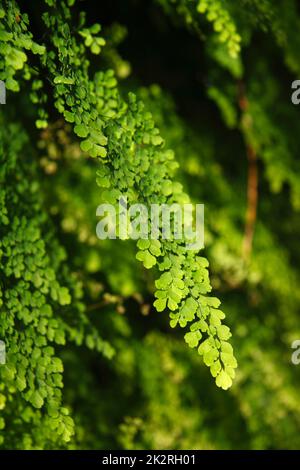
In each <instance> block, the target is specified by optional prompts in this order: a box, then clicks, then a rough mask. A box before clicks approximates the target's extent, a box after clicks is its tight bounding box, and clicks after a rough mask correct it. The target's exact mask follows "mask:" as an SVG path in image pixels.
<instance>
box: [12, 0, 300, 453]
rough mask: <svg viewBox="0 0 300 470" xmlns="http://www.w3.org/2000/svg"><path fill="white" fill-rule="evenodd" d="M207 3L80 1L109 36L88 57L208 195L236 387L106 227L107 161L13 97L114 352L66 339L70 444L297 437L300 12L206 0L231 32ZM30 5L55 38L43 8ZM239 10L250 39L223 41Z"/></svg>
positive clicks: (254, 444) (160, 444) (244, 445)
mask: <svg viewBox="0 0 300 470" xmlns="http://www.w3.org/2000/svg"><path fill="white" fill-rule="evenodd" d="M34 3H35V2H34ZM198 3H199V2H193V1H189V0H174V1H171V0H159V1H150V0H126V1H124V0H102V1H101V2H92V1H82V2H78V4H77V5H76V6H75V9H77V10H78V11H79V10H85V11H86V13H87V19H88V23H94V22H98V23H100V24H101V25H102V27H103V34H104V37H106V38H108V39H107V47H106V48H104V52H103V55H102V56H101V58H100V59H98V57H93V58H92V59H91V66H92V68H94V69H95V70H97V69H98V68H101V67H107V66H109V67H111V68H113V69H114V70H115V73H116V76H117V78H118V80H119V82H120V87H121V90H122V93H124V95H125V94H126V93H127V92H128V91H134V92H135V93H137V95H138V96H139V97H140V98H141V99H142V100H143V101H144V103H145V105H146V107H147V108H148V109H149V110H150V111H151V112H152V113H153V115H154V118H155V121H156V123H157V125H158V127H159V128H160V129H161V134H162V136H163V137H164V139H165V140H166V145H167V146H168V147H170V148H173V149H174V150H175V152H176V158H177V160H178V161H179V163H180V169H179V170H178V172H177V177H178V179H179V180H180V181H181V182H182V183H183V185H184V187H185V189H186V190H187V191H188V192H189V194H190V195H191V197H192V200H193V201H194V202H201V203H204V204H205V250H204V253H205V256H206V257H207V258H208V260H209V262H210V275H211V281H212V285H213V291H214V293H215V294H216V295H217V296H218V297H219V298H220V299H222V303H223V310H224V311H225V313H226V317H227V323H228V324H229V326H230V328H231V331H232V344H233V346H234V350H235V355H236V357H237V360H238V364H239V367H238V369H237V376H236V379H235V381H234V384H233V386H232V388H231V389H230V390H228V391H223V390H221V389H218V388H217V387H216V386H215V383H214V381H213V380H212V377H211V376H210V373H209V370H208V369H207V368H206V367H205V366H204V365H203V362H202V360H201V358H200V357H199V356H198V355H197V354H196V353H195V351H193V350H190V349H189V348H188V347H187V345H186V344H185V343H184V341H183V340H182V334H181V332H180V331H177V330H176V329H170V327H169V322H168V318H167V315H164V314H163V313H157V312H156V311H155V309H154V308H153V307H152V303H153V299H154V297H153V292H154V280H155V272H149V271H148V270H147V271H146V270H144V269H143V267H142V266H141V264H140V263H139V262H138V261H137V260H136V259H135V246H134V243H132V242H130V241H126V242H124V241H118V240H111V241H109V240H107V241H100V240H98V239H97V238H96V234H95V227H96V224H97V218H96V216H95V210H96V207H97V206H98V204H99V203H100V202H101V201H99V188H98V187H97V185H96V183H95V172H96V170H97V167H96V163H95V161H94V160H93V159H87V158H85V157H84V156H83V155H82V151H81V150H80V147H79V143H78V142H77V140H76V138H75V137H74V136H73V135H72V130H71V126H70V125H69V124H67V123H65V122H64V121H63V120H62V119H61V118H58V117H57V118H55V116H54V118H53V119H52V120H51V122H50V124H49V126H48V127H47V128H46V129H44V130H41V131H40V130H35V131H32V130H31V128H30V122H28V120H27V121H25V116H26V115H27V116H28V113H29V114H30V109H29V108H28V107H26V109H25V105H26V103H27V102H26V97H24V98H21V101H19V100H20V97H16V98H14V97H12V98H11V101H10V103H11V104H10V105H6V106H7V108H8V106H11V107H13V106H15V107H18V108H17V109H18V119H20V120H21V122H23V125H24V128H27V129H29V132H31V133H32V134H31V135H32V140H33V141H35V147H36V149H35V157H34V158H35V159H36V161H37V162H38V175H39V180H40V185H41V187H42V192H43V198H44V202H43V204H44V207H46V208H47V213H48V214H49V216H50V218H51V220H52V222H53V225H54V227H55V232H56V235H57V237H58V239H59V242H60V244H61V245H62V246H63V247H64V250H65V261H64V263H67V264H68V268H69V270H70V271H72V272H73V273H75V274H76V276H77V278H78V279H80V282H81V286H82V292H83V303H84V305H85V307H86V311H87V312H88V315H89V318H90V319H91V321H92V323H93V325H94V326H95V327H96V329H97V330H98V331H99V332H100V334H101V337H102V338H104V339H105V341H106V342H107V343H108V345H107V348H108V352H107V354H105V355H104V356H103V355H101V354H99V353H97V352H95V351H91V350H89V349H86V348H85V347H83V346H79V347H78V346H75V345H74V346H71V345H68V346H61V348H60V347H58V349H57V351H58V355H59V357H60V358H61V359H62V361H63V364H64V388H63V396H64V402H65V404H66V406H67V407H68V408H69V409H70V410H71V415H72V417H73V419H74V421H75V429H76V432H75V436H74V437H73V438H72V440H71V441H70V443H69V444H68V445H67V447H68V448H79V449H108V448H109V449H115V448H123V449H278V448H288V449H297V448H299V446H300V437H299V426H300V405H299V385H300V380H299V379H300V365H299V366H297V365H294V364H293V363H292V361H291V355H292V352H293V350H292V348H291V344H292V342H293V341H294V340H296V339H300V324H299V314H300V290H299V274H300V273H299V258H300V250H299V236H300V217H299V210H300V167H299V166H300V165H299V122H300V109H298V108H297V106H295V105H293V104H292V102H291V93H292V90H291V83H292V81H293V80H294V79H296V78H297V74H298V76H299V74H300V59H299V53H298V51H299V48H298V42H299V34H298V31H299V26H300V11H299V7H298V5H297V3H296V2H294V1H291V0H285V1H276V2H275V1H270V0H265V1H261V2H258V1H255V0H253V1H250V0H242V1H240V2H234V1H228V2H225V1H224V2H222V1H217V2H209V1H207V2H206V3H207V4H208V5H211V4H214V3H215V4H217V5H219V4H220V5H221V7H222V8H224V9H226V11H228V12H229V14H230V16H228V17H226V18H225V20H224V21H225V23H221V26H220V28H221V30H220V28H219V27H218V26H216V25H215V23H214V21H215V20H214V15H213V14H210V16H209V12H208V13H207V12H205V13H201V7H200V11H199V10H197V6H198ZM200 3H201V2H200ZM202 3H205V2H202ZM20 4H21V5H22V2H20ZM22 6H23V7H24V9H25V11H27V12H28V13H29V16H30V18H31V24H32V29H33V30H34V31H35V32H36V34H37V35H38V36H39V35H40V36H41V35H42V30H41V25H40V12H39V6H37V5H33V2H29V3H27V2H23V5H22ZM221 7H220V8H221ZM203 8H204V7H203ZM77 10H76V11H77ZM217 14H218V10H217ZM231 23H232V24H234V27H235V28H236V34H237V35H239V37H240V38H241V39H240V42H239V40H238V41H237V44H241V51H239V50H238V51H236V50H235V47H234V45H232V44H229V45H228V40H227V39H226V38H225V40H224V41H223V42H222V41H220V38H219V36H220V34H221V33H222V31H224V30H226V27H227V26H228V25H229V26H230V25H231ZM226 25H227V26H226ZM229 29H230V28H229ZM233 43H234V44H235V42H234V41H233ZM299 78H300V76H299ZM14 100H15V101H14ZM22 100H23V101H22ZM12 103H14V104H12ZM23 106H24V107H23ZM26 106H27V105H26ZM22 119H23V121H22ZM90 341H92V338H90ZM112 351H113V352H114V354H113V353H112ZM105 356H106V357H105ZM11 419H12V422H14V426H11V427H10V425H9V423H8V428H9V429H12V430H13V429H15V432H16V433H18V432H19V428H18V424H17V423H16V421H15V420H16V418H15V417H14V418H11ZM12 432H13V431H12ZM34 432H35V431H33V430H32V431H30V430H26V434H27V435H29V436H30V435H31V441H30V438H29V441H27V444H26V442H25V443H24V440H22V439H23V437H22V438H21V437H20V446H21V447H26V445H28V446H29V447H30V446H33V447H34V446H35V445H37V447H38V446H39V445H40V444H35V439H36V440H37V442H38V438H36V437H34ZM31 433H32V434H31ZM21 435H22V436H23V435H24V433H23V434H22V432H20V436H21ZM28 442H29V443H28ZM47 445H49V446H50V447H51V445H50V444H45V447H47ZM58 445H59V444H55V446H58Z"/></svg>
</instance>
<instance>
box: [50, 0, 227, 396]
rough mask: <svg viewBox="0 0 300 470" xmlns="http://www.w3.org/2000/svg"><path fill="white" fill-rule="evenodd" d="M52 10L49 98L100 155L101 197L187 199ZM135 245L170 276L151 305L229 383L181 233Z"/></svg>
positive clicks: (167, 162)
mask: <svg viewBox="0 0 300 470" xmlns="http://www.w3.org/2000/svg"><path fill="white" fill-rule="evenodd" d="M59 11H60V14H57V11H55V14H49V13H47V14H45V15H44V20H45V23H46V26H47V27H48V28H51V30H52V31H54V33H53V34H52V41H53V46H54V50H56V56H54V55H53V54H50V53H48V57H47V66H48V68H49V73H50V76H51V79H52V80H53V82H54V84H55V87H54V96H55V98H56V101H55V104H56V107H57V109H58V110H59V111H60V112H61V113H62V114H63V115H64V117H65V119H66V120H67V121H68V122H71V123H73V125H74V132H75V133H76V134H77V135H78V136H79V137H80V138H81V139H83V140H82V142H81V148H82V150H83V151H85V152H86V153H87V154H88V155H89V156H91V157H93V158H96V157H98V158H99V164H100V169H99V171H98V175H97V176H98V178H97V183H98V184H100V185H101V186H102V187H104V188H105V191H103V193H102V196H103V199H104V200H105V201H107V202H110V203H115V204H117V202H118V199H119V197H120V196H121V194H126V196H127V198H128V202H129V204H133V203H137V202H143V203H146V204H147V205H149V206H150V204H151V203H167V204H172V203H178V204H182V203H185V202H189V198H188V196H187V195H186V194H185V193H184V192H183V191H182V185H180V184H179V183H177V182H176V181H175V182H174V181H173V180H172V177H173V175H174V172H175V169H176V168H177V166H178V165H177V162H176V161H175V160H174V153H173V152H172V151H171V150H168V149H165V148H164V141H163V138H162V137H161V136H160V132H159V129H158V128H156V127H155V123H154V121H153V118H152V115H151V113H149V112H147V111H146V110H145V109H144V105H143V104H142V103H141V102H138V101H137V99H136V97H135V95H133V94H129V97H128V102H125V101H124V100H123V99H122V98H121V96H120V94H119V92H118V89H117V81H116V79H115V77H114V74H113V72H112V71H111V70H108V71H106V72H99V73H97V74H96V75H95V78H94V80H91V79H90V78H89V73H88V61H87V58H86V46H85V45H84V44H83V43H82V42H81V41H80V40H78V38H77V37H76V35H74V34H73V33H72V32H71V28H70V27H69V26H68V19H69V17H70V15H69V10H68V8H67V6H66V5H65V4H64V3H63V2H62V3H61V4H60V6H59ZM79 36H80V31H79ZM161 230H162V227H161ZM138 248H139V249H140V251H139V252H138V254H137V258H138V259H139V260H141V261H142V262H143V264H144V266H145V267H146V268H147V269H149V268H151V267H153V266H155V265H158V266H159V268H160V269H162V270H166V273H165V277H168V279H170V276H171V277H172V278H173V276H174V278H175V279H176V280H174V282H173V283H172V288H170V289H167V291H166V292H165V293H164V290H163V289H162V290H160V291H159V292H160V293H159V294H158V295H159V297H158V301H156V303H155V306H156V307H158V310H163V308H164V307H167V308H168V309H169V310H170V311H171V321H172V325H173V326H175V323H177V322H178V323H179V325H180V326H182V327H186V326H187V325H188V324H191V325H190V328H192V330H191V331H190V333H192V334H193V336H195V335H196V336H197V337H198V340H199V341H201V345H203V346H202V347H201V345H200V347H199V349H198V351H199V354H205V363H206V364H207V365H209V366H210V368H211V372H212V375H213V376H214V377H216V383H217V385H218V386H220V387H222V388H224V389H227V388H229V387H230V385H231V383H232V378H233V377H234V368H235V367H236V361H235V359H234V357H233V353H232V349H230V348H229V347H228V348H227V349H226V346H224V345H223V343H222V342H224V341H225V340H226V339H228V338H229V336H230V333H229V330H228V329H227V327H225V326H222V325H221V321H220V320H221V319H222V318H223V314H219V316H218V313H215V312H212V309H213V308H214V305H215V304H214V302H213V301H210V300H209V297H208V298H206V297H205V294H207V292H209V291H210V285H209V281H208V279H207V270H206V266H205V265H203V262H202V263H201V261H199V260H198V257H197V255H196V253H195V252H192V251H189V250H188V249H187V248H186V246H185V240H182V239H181V240H161V241H158V240H156V241H153V240H152V241H149V240H140V241H139V242H138ZM192 266H194V269H195V272H193V269H192ZM191 272H193V276H191ZM160 282H163V281H160ZM163 296H165V297H166V298H167V301H165V300H164V297H163ZM210 302H212V305H210ZM198 304H199V309H198V313H197V316H198V318H199V319H200V320H201V319H202V320H203V322H204V323H205V325H204V323H203V322H202V323H200V324H199V323H197V322H196V323H195V322H193V320H194V319H195V316H196V309H195V305H198ZM200 305H201V307H200ZM213 313H214V314H213ZM218 319H219V322H218ZM201 328H202V332H201ZM202 333H203V335H202ZM202 336H204V337H203V340H202ZM187 338H190V336H188V337H187ZM188 343H189V344H193V342H192V343H191V341H188ZM222 348H223V349H224V348H225V349H226V351H223V349H222ZM208 353H209V354H208ZM224 353H225V356H224ZM226 354H227V356H226Z"/></svg>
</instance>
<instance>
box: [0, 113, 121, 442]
mask: <svg viewBox="0 0 300 470" xmlns="http://www.w3.org/2000/svg"><path fill="white" fill-rule="evenodd" d="M0 132H1V135H0V142H1V152H0V155H1V156H0V161H1V165H0V183H1V184H0V187H1V190H0V232H1V240H0V267H1V282H0V310H1V325H0V337H1V339H2V340H3V341H4V342H5V345H6V351H7V356H6V364H5V365H3V366H1V368H0V376H1V381H2V384H3V385H4V388H3V391H2V393H3V395H4V396H5V397H6V399H5V401H6V405H7V406H6V408H5V410H4V412H3V415H4V416H6V415H8V416H10V414H11V413H14V411H13V410H14V404H13V403H14V402H15V401H16V400H17V401H20V400H21V401H23V403H24V404H23V408H24V410H23V411H22V413H21V415H20V416H19V419H21V420H23V421H24V422H25V423H31V425H32V426H36V425H37V426H41V423H42V424H43V426H44V427H43V433H44V442H43V445H47V443H48V444H50V445H51V444H52V445H53V444H54V443H55V442H56V441H58V442H68V441H69V440H70V438H71V436H72V435H73V433H74V423H73V420H72V418H71V417H70V416H69V410H68V409H67V408H66V407H64V406H63V405H62V388H63V380H62V372H63V363H62V361H61V359H60V358H59V357H58V356H57V355H56V354H55V348H54V347H55V345H58V346H63V345H65V344H66V342H67V341H73V342H75V343H76V344H77V345H80V344H83V343H85V344H86V345H87V347H88V348H91V349H96V350H98V351H101V352H102V353H103V354H104V355H106V356H108V357H110V356H111V354H112V349H111V347H110V345H109V344H107V343H106V342H104V341H103V340H101V338H100V337H99V335H98V333H97V331H96V330H95V329H94V328H93V327H92V325H90V323H89V320H88V318H87V317H86V316H85V314H84V306H83V304H82V303H81V301H80V297H81V296H82V293H81V287H80V284H79V283H78V282H77V281H76V279H75V278H73V277H72V275H71V273H70V272H69V271H68V269H67V268H66V266H65V263H64V261H65V258H66V254H65V252H64V250H63V249H62V248H61V246H60V245H59V244H58V242H57V241H56V239H55V237H54V235H53V229H52V226H51V224H50V223H49V221H48V216H47V215H46V213H45V212H44V211H43V207H42V204H41V193H40V187H39V184H38V183H37V181H36V180H37V177H36V171H35V165H34V164H32V163H30V158H32V155H30V157H28V154H27V153H26V151H24V148H25V146H28V140H27V138H26V135H25V133H24V132H22V131H21V130H20V128H19V126H17V125H12V124H9V122H7V121H6V120H5V119H4V118H3V116H2V117H1V127H0ZM71 302H72V307H70V304H71ZM16 395H17V396H16ZM25 404H26V405H25ZM39 409H42V410H43V414H42V415H41V414H40V413H39V412H37V411H36V410H39ZM37 413H38V414H37ZM10 421H11V420H10ZM49 429H50V431H51V432H50V431H49ZM13 434H14V431H13V430H11V429H10V428H9V427H8V429H5V432H4V434H3V436H2V440H3V439H6V440H7V442H8V443H9V442H10V439H11V438H12V436H13ZM20 444H21V443H20ZM23 444H24V442H23ZM24 445H25V444H24ZM28 445H29V444H28Z"/></svg>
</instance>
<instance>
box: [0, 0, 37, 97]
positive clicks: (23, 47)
mask: <svg viewBox="0 0 300 470" xmlns="http://www.w3.org/2000/svg"><path fill="white" fill-rule="evenodd" d="M28 23H29V20H28V16H27V15H26V14H22V15H21V13H20V10H19V8H18V7H17V6H16V4H15V2H10V1H1V3H0V79H1V80H4V81H5V85H6V88H7V89H8V90H12V91H19V89H20V87H19V83H18V81H17V80H16V79H15V76H16V74H17V73H18V72H19V71H22V74H23V77H24V78H25V79H26V80H29V79H30V78H31V75H32V69H31V67H30V66H29V65H28V64H27V61H28V52H31V53H33V54H38V55H42V54H44V52H45V48H44V47H43V46H40V45H39V44H37V43H36V42H35V41H33V40H32V34H31V33H30V32H29V31H28V29H27V26H28Z"/></svg>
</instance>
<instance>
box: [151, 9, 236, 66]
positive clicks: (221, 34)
mask: <svg viewBox="0 0 300 470" xmlns="http://www.w3.org/2000/svg"><path fill="white" fill-rule="evenodd" d="M158 2H159V3H160V4H161V5H162V6H163V7H164V9H165V10H166V11H167V12H168V13H172V10H173V9H175V10H176V12H177V13H178V14H179V15H180V16H182V17H183V18H184V19H185V22H186V23H187V24H188V25H192V26H194V27H195V28H196V29H199V28H200V30H201V25H200V24H199V18H198V17H199V13H200V14H201V15H205V18H206V20H207V21H208V22H209V23H212V25H213V29H214V32H215V33H216V36H217V38H218V41H219V42H220V43H221V44H225V45H226V49H227V53H228V55H229V57H230V58H232V59H237V58H238V56H239V53H240V50H241V40H242V38H241V36H240V34H239V33H238V31H237V27H236V24H235V21H234V19H233V17H232V14H231V12H230V9H229V6H230V5H228V2H226V1H222V0H192V1H191V0H158Z"/></svg>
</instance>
